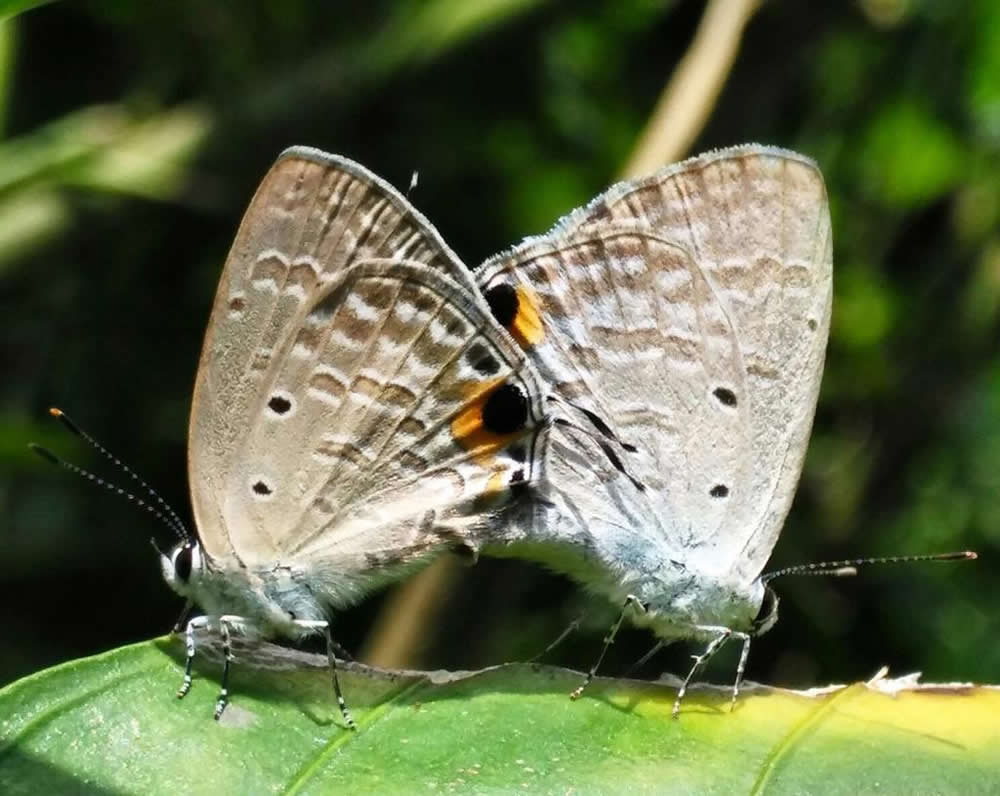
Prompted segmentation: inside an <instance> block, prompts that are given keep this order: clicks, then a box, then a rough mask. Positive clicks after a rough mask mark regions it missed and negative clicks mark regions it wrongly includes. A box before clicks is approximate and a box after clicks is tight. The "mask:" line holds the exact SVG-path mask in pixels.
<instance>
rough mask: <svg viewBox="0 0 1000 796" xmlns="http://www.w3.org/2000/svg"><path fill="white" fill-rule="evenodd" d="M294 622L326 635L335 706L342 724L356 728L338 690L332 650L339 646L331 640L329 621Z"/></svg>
mask: <svg viewBox="0 0 1000 796" xmlns="http://www.w3.org/2000/svg"><path fill="white" fill-rule="evenodd" d="M295 624H297V625H299V626H300V627H304V628H308V629H310V630H322V631H323V635H324V636H325V637H326V658H327V661H329V663H330V674H331V675H332V677H333V694H334V696H335V697H336V698H337V707H339V708H340V715H341V716H343V717H344V724H346V725H347V727H348V729H351V730H356V729H357V728H358V725H357V724H355V723H354V719H352V718H351V712H350V711H349V710H348V709H347V703H346V702H345V701H344V694H343V693H342V692H341V690H340V679H339V678H338V677H337V658H336V656H335V655H334V654H333V652H334V648H335V647H337V648H341V647H340V645H339V644H337V643H336V642H335V641H334V640H333V636H332V635H331V634H330V623H329V622H325V621H322V620H308V619H297V620H296V621H295Z"/></svg>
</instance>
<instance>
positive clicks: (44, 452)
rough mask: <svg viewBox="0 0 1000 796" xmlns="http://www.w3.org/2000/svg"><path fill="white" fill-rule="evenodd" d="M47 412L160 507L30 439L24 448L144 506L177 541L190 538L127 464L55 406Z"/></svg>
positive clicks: (162, 500)
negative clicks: (175, 536) (130, 479)
mask: <svg viewBox="0 0 1000 796" xmlns="http://www.w3.org/2000/svg"><path fill="white" fill-rule="evenodd" d="M49 414H50V415H52V417H54V418H56V419H57V420H59V421H60V422H61V423H62V424H63V425H64V426H65V427H66V428H67V429H69V430H70V431H71V432H72V433H73V434H75V435H76V436H78V437H80V438H81V439H83V440H85V441H86V442H87V443H88V444H89V445H90V446H91V447H92V448H94V449H95V450H97V451H99V452H100V453H101V455H103V456H104V457H105V458H106V459H108V460H109V461H111V462H112V463H113V464H114V465H115V466H116V467H118V469H120V470H122V471H123V472H124V473H125V474H126V475H128V476H129V477H130V478H132V480H134V481H135V482H136V483H138V484H139V485H140V486H141V487H142V488H143V489H144V490H145V491H146V492H147V493H148V494H149V495H150V496H151V497H152V498H153V500H154V501H155V502H156V503H157V504H158V505H159V506H160V508H157V507H156V506H154V505H151V504H150V503H149V502H148V501H145V500H143V499H142V498H140V497H139V496H137V495H135V494H133V493H132V492H129V491H128V490H127V489H122V488H121V487H120V486H118V485H117V484H114V483H111V482H110V481H106V480H105V479H103V478H101V477H100V476H98V475H95V474H94V473H92V472H90V471H89V470H85V469H84V468H82V467H80V466H78V465H76V464H73V463H72V462H68V461H66V460H65V459H63V458H61V457H59V456H57V455H56V454H54V453H53V452H52V451H50V450H49V449H48V448H44V447H42V446H41V445H37V444H36V443H34V442H29V443H28V447H29V448H31V450H33V451H34V452H35V453H37V454H38V455H39V456H41V457H42V458H43V459H45V460H46V461H47V462H49V463H50V464H54V465H56V466H58V467H62V468H64V469H66V470H69V471H70V472H71V473H75V474H76V475H79V476H82V477H83V478H86V479H87V480H88V481H91V482H92V483H94V484H96V485H97V486H99V487H103V488H104V489H106V490H108V491H109V492H113V493H115V494H117V495H119V496H121V497H124V498H125V499H126V500H129V501H131V502H132V503H135V504H136V505H137V506H139V507H140V508H142V509H145V510H146V511H148V512H149V513H150V514H152V515H153V516H154V517H156V518H157V519H159V520H160V521H161V522H162V523H163V524H164V525H166V526H167V527H168V528H170V530H172V531H173V532H174V533H175V534H176V535H177V536H178V537H179V538H180V539H181V541H185V542H187V541H190V539H191V534H190V533H189V532H188V530H187V528H186V527H185V525H184V523H183V522H182V521H181V518H180V517H178V516H177V512H175V511H174V510H173V509H172V508H171V507H170V506H169V505H168V504H167V502H166V501H165V500H164V499H163V498H162V497H160V495H159V494H158V493H157V492H156V490H154V489H153V488H152V487H151V486H150V485H149V484H147V483H146V482H145V481H144V480H143V479H142V478H140V477H139V475H138V474H136V473H135V472H134V471H133V470H132V469H131V468H130V467H128V465H126V464H125V463H124V462H122V461H121V460H120V459H119V458H118V457H117V456H115V455H114V454H113V453H111V451H109V450H108V449H107V448H105V447H104V446H103V445H101V443H99V442H98V441H97V440H95V439H94V438H93V437H92V436H90V434H88V433H87V432H86V431H84V430H83V429H81V428H80V427H79V426H78V425H77V424H76V423H74V422H73V421H72V420H71V419H70V418H69V416H68V415H67V414H66V413H65V412H63V411H62V410H61V409H56V408H55V407H53V408H52V409H49Z"/></svg>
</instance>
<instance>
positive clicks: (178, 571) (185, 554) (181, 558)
mask: <svg viewBox="0 0 1000 796" xmlns="http://www.w3.org/2000/svg"><path fill="white" fill-rule="evenodd" d="M191 555H192V551H191V545H187V544H186V545H184V546H183V547H182V548H180V549H179V550H178V551H177V554H176V555H175V556H174V574H175V575H176V576H177V579H178V580H179V581H181V582H182V583H187V582H188V580H189V579H190V577H191V565H192V561H191Z"/></svg>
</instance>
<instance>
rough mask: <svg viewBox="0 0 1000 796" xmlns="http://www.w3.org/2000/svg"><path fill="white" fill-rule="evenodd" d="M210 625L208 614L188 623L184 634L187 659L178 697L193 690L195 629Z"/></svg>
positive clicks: (180, 697)
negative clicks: (192, 670) (192, 671)
mask: <svg viewBox="0 0 1000 796" xmlns="http://www.w3.org/2000/svg"><path fill="white" fill-rule="evenodd" d="M206 627H208V617H207V616H196V617H195V618H194V619H191V620H190V621H189V622H188V623H187V630H185V632H184V635H185V639H186V643H187V660H185V661H184V681H183V682H182V683H181V687H180V688H178V689H177V698H178V699H183V698H184V697H185V696H187V693H188V691H190V690H191V666H192V664H193V663H194V631H195V630H202V629H204V628H206Z"/></svg>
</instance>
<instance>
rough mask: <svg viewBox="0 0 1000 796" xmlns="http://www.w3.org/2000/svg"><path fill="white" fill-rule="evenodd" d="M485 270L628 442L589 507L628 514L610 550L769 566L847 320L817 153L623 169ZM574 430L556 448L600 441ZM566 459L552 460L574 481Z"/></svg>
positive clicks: (556, 367)
mask: <svg viewBox="0 0 1000 796" xmlns="http://www.w3.org/2000/svg"><path fill="white" fill-rule="evenodd" d="M478 279H479V282H480V285H481V287H482V289H483V291H484V293H485V295H486V296H487V299H488V300H490V301H491V305H493V307H494V312H495V314H496V304H497V301H496V297H497V296H501V295H502V293H501V292H500V291H503V290H505V291H506V293H507V294H508V295H509V294H510V293H511V292H512V291H511V289H510V288H509V287H508V288H502V287H501V286H503V285H505V284H507V285H514V290H513V294H514V296H515V300H514V302H513V304H515V305H516V306H517V307H518V310H517V311H516V312H513V313H511V312H509V311H508V312H507V314H506V315H504V314H503V313H501V314H499V315H497V317H498V319H499V320H500V321H501V322H505V325H506V326H507V327H508V328H509V329H510V331H511V332H512V333H513V334H514V336H515V337H516V338H518V340H519V341H520V342H521V343H522V345H524V346H525V347H526V348H527V350H529V351H531V353H532V357H533V359H534V361H535V362H536V364H537V366H538V368H539V371H540V372H541V374H542V376H543V378H545V379H546V380H547V381H550V382H551V383H552V384H553V385H554V389H555V391H556V393H557V394H559V395H560V396H562V397H563V398H564V399H565V400H566V401H567V402H568V403H571V404H572V405H573V406H574V407H576V408H577V410H578V411H579V412H580V415H579V416H580V417H581V418H582V422H583V423H584V425H586V423H587V422H589V423H590V424H591V426H593V429H595V430H596V432H597V435H598V439H600V436H604V437H607V438H608V439H607V440H606V441H602V442H601V443H600V444H599V445H598V447H600V448H602V449H604V448H606V447H610V448H611V451H612V452H613V454H614V456H611V455H609V454H607V452H606V451H605V456H604V457H600V456H598V457H597V458H596V459H595V460H596V461H598V462H599V463H600V464H599V468H598V474H597V475H595V478H597V479H598V483H597V484H594V485H592V488H590V489H587V490H585V491H583V492H581V493H577V495H576V496H577V501H576V502H577V504H578V506H579V505H582V506H584V507H585V508H586V509H587V510H589V512H591V513H592V514H593V513H596V514H599V515H603V522H605V523H611V522H613V521H614V520H613V518H612V517H613V514H614V513H616V512H621V511H622V507H624V508H625V509H628V512H629V513H622V514H621V517H620V518H619V520H618V523H619V524H620V526H622V527H623V529H624V530H623V533H624V537H625V541H624V542H623V543H622V551H615V552H613V553H612V554H611V556H609V557H610V558H611V559H612V560H615V561H617V560H618V559H620V558H621V557H622V555H623V554H624V555H626V559H625V560H627V553H623V551H628V550H633V551H634V550H636V549H640V548H639V547H638V546H637V545H641V544H643V543H644V542H645V541H651V542H653V543H656V544H658V545H659V547H660V548H663V547H665V548H666V549H667V550H668V551H669V550H670V549H671V548H672V549H674V550H679V551H684V554H685V557H686V560H688V561H695V562H697V563H698V564H699V566H701V567H702V568H704V569H718V570H719V571H724V572H730V573H736V575H737V577H738V578H740V579H741V580H749V579H752V578H754V577H756V575H757V574H758V573H759V571H760V569H761V568H762V567H763V565H764V563H765V562H766V559H767V557H768V556H769V555H770V551H771V549H772V547H773V546H774V543H775V541H776V540H777V536H778V533H779V532H780V529H781V525H782V523H783V521H784V518H785V516H786V514H787V512H788V509H789V507H790V504H791V500H792V496H793V494H794V490H795V485H796V482H797V480H798V477H799V473H800V471H801V467H802V461H803V457H804V454H805V449H806V442H807V439H808V434H809V430H810V426H811V423H812V417H813V413H814V411H815V404H816V398H817V393H818V389H819V383H820V376H821V372H822V365H823V355H824V350H825V345H826V338H827V331H828V327H829V318H830V302H831V287H832V258H831V237H830V221H829V211H828V207H827V201H826V193H825V188H824V186H823V181H822V177H821V175H820V173H819V171H818V169H817V168H816V166H815V164H813V163H812V162H811V161H809V160H807V159H805V158H803V157H801V156H798V155H795V154H794V153H788V152H784V151H782V150H775V149H771V148H765V147H757V146H749V147H740V148H735V149H730V150H724V151H721V152H717V153H711V154H709V155H705V156H701V157H699V158H695V159H692V160H689V161H686V162H684V163H682V164H678V165H676V166H672V167H669V168H667V169H665V170H663V171H661V172H659V173H658V174H656V175H653V176H651V177H648V178H645V179H642V180H638V181H634V182H626V183H621V184H620V185H617V186H614V187H612V188H611V189H609V190H608V191H607V192H606V193H605V194H603V195H601V196H599V197H598V198H597V199H595V200H594V201H593V202H592V203H590V204H589V205H588V206H587V207H585V208H582V209H581V210H578V211H575V212H574V213H572V214H570V215H569V216H567V217H566V218H564V219H563V220H562V221H560V222H559V223H558V224H557V225H556V227H555V228H554V229H553V230H552V232H550V233H549V234H548V235H546V236H543V237H540V238H535V239H529V240H528V241H526V242H525V243H524V244H522V246H520V247H518V248H516V249H515V250H513V251H512V252H509V253H507V254H505V255H501V256H500V257H497V258H494V259H493V260H491V261H489V262H488V263H486V264H485V265H484V267H483V268H482V270H481V271H480V272H478ZM509 303H510V302H508V304H509ZM595 417H596V419H595ZM573 436H574V438H575V439H573V440H567V441H565V442H561V441H559V440H557V439H553V441H552V451H553V456H554V457H555V456H556V455H558V452H559V451H560V450H561V448H563V447H564V446H568V447H569V448H573V447H575V448H577V449H578V450H579V449H585V448H586V447H589V448H591V449H593V448H594V442H593V435H583V434H581V433H580V431H579V430H574V431H573ZM587 436H590V437H591V439H590V440H588V439H586V437H587ZM630 448H634V450H630ZM578 456H579V454H578ZM583 458H585V459H594V455H593V453H590V454H586V455H585V456H584V457H583ZM565 466H566V465H565V464H564V463H561V462H558V461H555V460H554V461H553V462H552V464H551V465H550V468H551V469H552V476H551V480H553V482H554V483H556V484H557V485H558V482H559V475H558V472H557V470H558V468H560V467H565ZM577 469H578V468H577ZM569 489H570V490H571V491H575V490H574V489H573V487H572V482H570V486H569ZM595 490H597V491H595ZM630 515H631V516H630ZM637 523H638V524H639V526H641V527H637ZM630 535H631V537H632V538H629V536H630ZM643 535H646V536H649V535H652V536H659V537H661V538H657V539H652V540H645V539H643V538H641V537H642V536H643ZM636 536H638V537H640V538H638V539H636V538H635V537H636ZM662 537H665V538H662Z"/></svg>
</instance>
